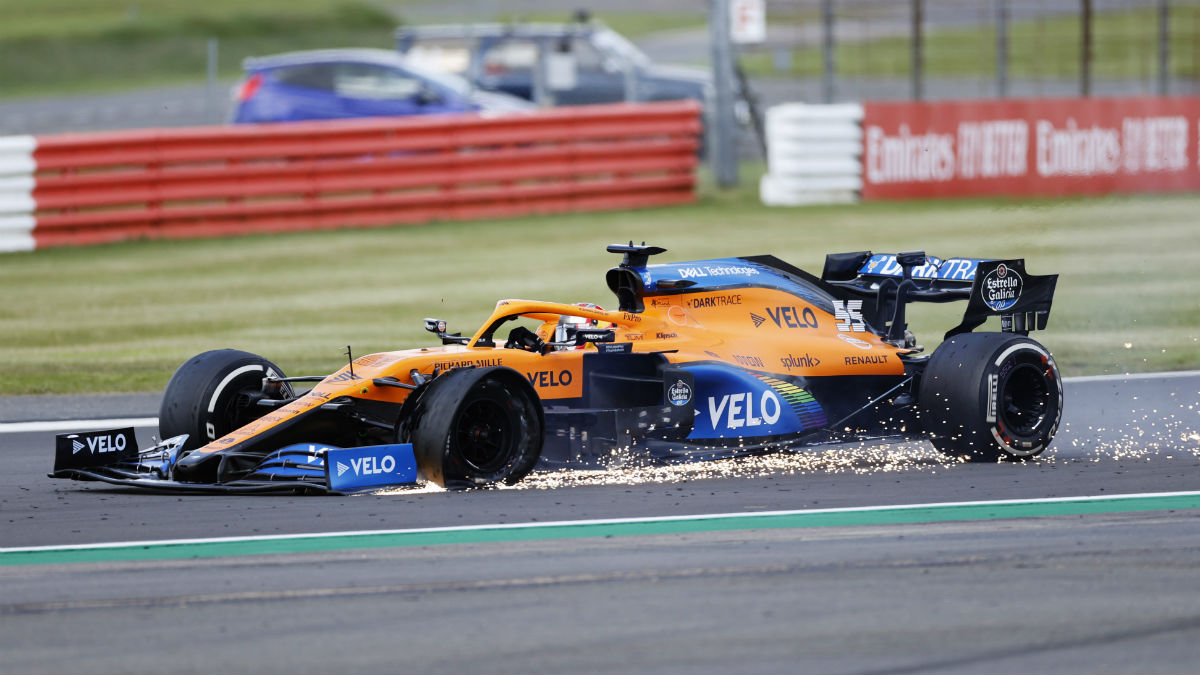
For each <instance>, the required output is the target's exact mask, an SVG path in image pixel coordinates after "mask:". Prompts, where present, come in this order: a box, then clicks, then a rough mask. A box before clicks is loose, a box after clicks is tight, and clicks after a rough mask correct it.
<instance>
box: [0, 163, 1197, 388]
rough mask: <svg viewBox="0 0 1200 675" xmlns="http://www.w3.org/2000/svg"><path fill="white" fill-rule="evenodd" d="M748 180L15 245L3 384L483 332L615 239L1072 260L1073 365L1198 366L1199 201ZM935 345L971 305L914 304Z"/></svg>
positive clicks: (566, 286) (0, 317) (152, 383)
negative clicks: (905, 196) (513, 215)
mask: <svg viewBox="0 0 1200 675" xmlns="http://www.w3.org/2000/svg"><path fill="white" fill-rule="evenodd" d="M754 187H755V186H754V184H753V181H746V185H745V187H744V188H743V189H741V190H739V191H734V192H727V193H717V192H715V191H711V190H708V191H706V192H705V193H704V195H703V196H702V197H701V199H700V201H699V202H698V203H696V204H694V205H690V206H684V207H677V208H664V209H655V210H646V211H638V212H617V213H588V214H572V215H562V216H543V217H530V218H523V219H515V220H504V221H481V222H468V223H436V224H432V225H427V226H414V227H394V228H382V229H371V230H343V231H334V232H311V233H298V234H290V235H275V236H250V237H242V238H236V239H213V240H195V241H174V242H166V241H141V242H132V243H127V244H117V245H109V246H100V247H91V248H61V249H49V250H43V251H37V252H33V253H19V254H6V255H4V256H3V257H2V258H0V260H2V263H3V264H0V288H2V289H3V291H4V294H5V297H6V298H7V300H6V302H5V303H4V304H3V305H0V344H3V345H4V349H3V350H2V351H0V372H3V373H4V377H3V378H0V394H40V393H58V394H63V393H86V392H116V391H156V390H161V389H162V387H163V386H165V384H166V382H167V379H168V378H169V377H170V375H171V373H172V372H173V370H174V369H175V368H176V367H177V366H178V365H179V364H180V363H182V362H183V361H184V360H185V359H187V358H188V357H189V356H191V355H193V354H195V353H197V352H201V351H204V350H208V349H216V348H222V347H236V348H240V349H246V350H248V351H252V352H256V353H260V354H262V355H264V356H266V357H268V358H270V359H272V360H274V361H275V362H276V363H278V364H279V365H280V366H282V367H283V368H284V369H285V370H286V371H287V372H288V373H289V374H293V375H298V374H324V373H327V372H331V371H332V370H333V369H335V368H337V367H339V366H340V364H341V363H342V360H343V358H344V357H343V356H342V352H344V350H345V346H346V345H347V344H350V345H352V346H353V348H354V353H355V354H367V353H370V352H376V351H386V350H390V349H400V348H409V347H417V346H426V345H430V344H432V341H431V339H430V337H431V336H429V335H428V334H427V333H425V332H424V331H423V330H422V322H421V319H422V318H423V317H427V316H436V317H439V318H444V319H448V320H449V321H450V323H451V326H452V328H457V329H462V330H464V332H466V331H471V330H474V328H475V327H476V326H477V325H478V323H479V322H481V321H482V320H483V319H484V318H486V316H487V315H488V313H489V312H490V310H491V309H492V307H493V306H494V305H495V302H496V301H497V300H499V299H501V298H509V297H524V298H541V299H547V300H559V301H568V302H575V301H592V302H598V303H599V304H601V305H604V306H612V305H613V304H614V301H613V299H612V297H611V294H610V293H609V291H608V290H607V288H606V287H605V285H604V274H603V273H604V270H606V269H607V268H608V267H610V266H611V265H613V264H615V262H616V258H615V256H612V255H610V254H608V253H605V252H604V246H605V245H606V244H609V243H612V242H616V241H624V240H630V239H633V240H637V241H639V242H640V241H642V240H646V241H648V242H650V243H653V244H657V245H661V246H665V247H666V248H668V249H670V251H669V252H668V253H667V254H664V256H663V258H664V259H665V260H686V259H695V258H705V257H718V256H729V255H752V254H760V253H771V254H775V255H777V256H779V257H781V258H783V259H785V260H787V261H789V262H792V263H794V264H797V265H799V266H801V267H803V268H806V269H810V270H818V271H819V270H820V267H821V264H822V262H823V259H824V255H825V253H827V252H832V251H851V250H862V249H868V248H869V249H873V250H876V251H897V250H912V249H925V250H927V251H929V252H930V253H931V254H937V255H941V256H949V255H984V256H1012V257H1025V258H1026V261H1027V266H1028V269H1029V271H1030V272H1032V273H1036V274H1045V273H1058V274H1060V275H1061V276H1060V279H1059V285H1058V293H1057V296H1056V298H1055V304H1054V311H1053V313H1052V315H1051V320H1050V325H1049V329H1048V330H1047V331H1045V332H1042V333H1039V334H1035V336H1036V337H1037V338H1038V339H1039V340H1041V341H1042V342H1044V343H1045V344H1046V345H1047V346H1048V347H1049V348H1050V349H1051V350H1052V351H1053V352H1054V353H1055V355H1056V358H1057V359H1058V361H1059V364H1060V365H1061V367H1062V369H1063V371H1064V373H1065V374H1067V375H1086V374H1101V373H1123V372H1145V371H1155V370H1175V369H1193V368H1200V303H1197V302H1196V289H1197V288H1200V228H1197V227H1196V224H1195V214H1196V212H1197V211H1198V210H1200V196H1197V195H1185V196H1139V197H1111V198H1105V199H1078V200H1061V201H1028V200H1026V201H1001V200H970V201H938V202H932V201H931V202H905V203H892V202H879V203H867V204H860V205H854V206H817V207H804V208H792V209H780V208H767V207H764V206H762V205H761V204H760V203H759V202H758V199H757V195H756V194H755V189H754ZM918 307H919V309H918V310H917V311H915V312H914V314H913V315H912V316H911V318H910V322H911V323H912V324H913V328H914V330H915V331H916V333H917V335H918V337H919V338H921V341H922V342H923V344H925V346H926V347H927V349H933V348H934V347H935V346H936V344H937V343H938V341H939V340H940V335H941V333H942V332H944V331H945V330H946V328H948V327H949V326H951V325H953V324H954V323H956V320H957V318H959V317H960V316H961V311H962V305H961V303H954V304H951V305H936V306H918Z"/></svg>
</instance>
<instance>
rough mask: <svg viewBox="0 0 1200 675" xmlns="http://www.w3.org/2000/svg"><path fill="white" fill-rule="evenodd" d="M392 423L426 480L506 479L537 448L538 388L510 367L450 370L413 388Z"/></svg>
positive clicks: (449, 483)
mask: <svg viewBox="0 0 1200 675" xmlns="http://www.w3.org/2000/svg"><path fill="white" fill-rule="evenodd" d="M414 396H417V397H418V398H417V400H416V401H415V402H414V403H413V404H412V405H411V406H408V407H406V408H407V412H406V413H405V418H404V419H402V420H401V421H400V423H399V424H398V425H397V435H398V440H399V441H400V442H401V443H412V445H413V453H414V454H415V455H416V459H417V469H418V471H419V472H420V473H421V475H422V477H424V479H425V480H427V481H430V482H432V483H436V484H437V485H440V486H442V487H446V488H469V487H484V486H487V485H492V484H495V483H505V484H508V485H512V484H513V483H516V482H517V481H519V480H521V479H522V478H524V477H525V476H526V475H527V474H528V473H529V472H530V471H531V470H532V469H533V466H534V464H536V463H537V461H538V458H539V457H540V456H541V452H542V440H543V439H542V437H543V434H544V426H545V422H544V419H543V416H542V407H541V404H540V402H539V401H538V398H537V394H536V393H535V392H534V391H533V388H532V387H530V386H529V383H528V381H526V380H525V378H524V377H523V376H522V375H521V374H520V373H517V372H516V371H514V370H511V369H509V368H502V367H493V368H463V369H458V370H452V371H450V372H448V373H445V374H443V375H441V376H440V377H438V378H437V379H435V380H433V381H432V382H430V383H429V384H428V385H426V388H425V389H423V390H421V391H419V392H417V393H415V394H414Z"/></svg>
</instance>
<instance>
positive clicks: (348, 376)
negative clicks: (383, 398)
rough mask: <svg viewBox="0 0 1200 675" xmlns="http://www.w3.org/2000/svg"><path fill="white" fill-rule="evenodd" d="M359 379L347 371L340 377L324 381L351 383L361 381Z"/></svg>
mask: <svg viewBox="0 0 1200 675" xmlns="http://www.w3.org/2000/svg"><path fill="white" fill-rule="evenodd" d="M361 379H362V378H361V377H359V376H358V375H355V374H354V373H353V372H351V371H349V370H347V371H346V372H344V373H342V374H341V375H338V376H337V377H331V378H329V379H328V380H326V381H327V382H352V381H354V380H361Z"/></svg>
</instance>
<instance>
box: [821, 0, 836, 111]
mask: <svg viewBox="0 0 1200 675" xmlns="http://www.w3.org/2000/svg"><path fill="white" fill-rule="evenodd" d="M821 31H822V32H821V57H822V61H821V63H822V64H823V67H822V70H821V100H822V101H824V102H825V103H833V97H834V89H833V87H834V84H835V83H834V73H835V71H836V69H835V67H834V66H835V62H834V60H833V59H834V44H833V0H821Z"/></svg>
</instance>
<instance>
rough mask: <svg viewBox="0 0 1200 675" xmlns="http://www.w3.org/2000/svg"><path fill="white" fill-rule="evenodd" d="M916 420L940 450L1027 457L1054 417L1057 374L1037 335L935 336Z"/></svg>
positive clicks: (1058, 405)
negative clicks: (937, 342)
mask: <svg viewBox="0 0 1200 675" xmlns="http://www.w3.org/2000/svg"><path fill="white" fill-rule="evenodd" d="M919 399H920V408H921V423H922V425H923V426H924V429H925V431H926V432H927V433H928V434H929V435H930V441H931V442H932V443H933V445H934V447H936V448H937V449H938V450H940V451H941V452H943V453H945V454H947V455H951V456H954V457H962V458H965V459H967V460H968V461H975V462H995V461H1000V460H1004V459H1027V458H1030V457H1034V456H1036V455H1038V454H1039V453H1041V452H1042V451H1043V450H1045V449H1046V446H1048V445H1049V444H1050V441H1051V439H1053V438H1054V434H1055V433H1056V432H1057V431H1058V424H1059V421H1060V420H1061V419H1062V405H1063V387H1062V377H1061V376H1060V374H1059V371H1058V366H1057V365H1056V364H1055V363H1054V358H1053V357H1052V356H1051V355H1050V352H1049V351H1047V350H1046V348H1045V347H1043V346H1042V345H1040V344H1038V343H1037V341H1035V340H1032V339H1030V338H1028V337H1023V336H1020V335H1013V334H1010V333H966V334H964V335H956V336H954V337H952V338H950V339H948V340H946V341H945V342H943V343H942V344H941V345H940V346H939V347H938V348H937V350H935V351H934V353H933V356H931V357H930V359H929V363H928V365H927V366H926V368H925V373H924V375H923V377H922V379H921V387H920V394H919Z"/></svg>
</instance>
